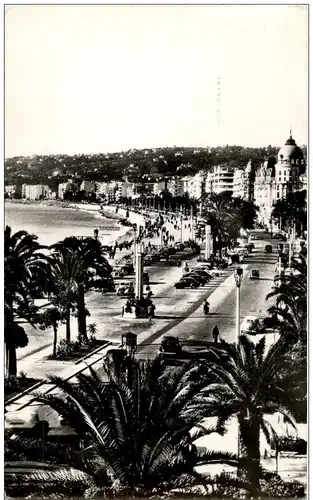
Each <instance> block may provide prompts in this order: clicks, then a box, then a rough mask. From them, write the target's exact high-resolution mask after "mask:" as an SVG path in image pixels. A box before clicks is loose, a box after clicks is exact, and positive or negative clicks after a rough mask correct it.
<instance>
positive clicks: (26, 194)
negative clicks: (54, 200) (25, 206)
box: [22, 184, 50, 200]
mask: <svg viewBox="0 0 313 500" xmlns="http://www.w3.org/2000/svg"><path fill="white" fill-rule="evenodd" d="M49 191H50V188H49V186H46V185H44V184H23V185H22V198H26V199H28V200H39V199H41V198H46V197H47V195H48V193H49Z"/></svg>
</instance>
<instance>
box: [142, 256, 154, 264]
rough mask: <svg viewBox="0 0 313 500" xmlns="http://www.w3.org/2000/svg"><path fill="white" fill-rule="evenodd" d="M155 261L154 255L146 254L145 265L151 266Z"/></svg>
mask: <svg viewBox="0 0 313 500" xmlns="http://www.w3.org/2000/svg"><path fill="white" fill-rule="evenodd" d="M154 262H155V259H154V256H153V255H146V256H145V257H144V258H143V265H144V266H151V265H152V264H153V263H154Z"/></svg>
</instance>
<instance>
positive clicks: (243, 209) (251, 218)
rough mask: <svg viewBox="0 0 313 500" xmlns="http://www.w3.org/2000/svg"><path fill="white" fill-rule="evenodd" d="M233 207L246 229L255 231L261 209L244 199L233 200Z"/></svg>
mask: <svg viewBox="0 0 313 500" xmlns="http://www.w3.org/2000/svg"><path fill="white" fill-rule="evenodd" d="M233 205H234V207H235V209H236V212H237V214H238V216H239V217H240V223H241V226H242V227H243V228H244V229H253V228H254V224H255V221H256V218H257V212H258V210H259V208H258V207H257V206H256V205H255V204H254V203H253V202H252V201H247V200H244V199H242V198H233Z"/></svg>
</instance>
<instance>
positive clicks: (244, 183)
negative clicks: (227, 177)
mask: <svg viewBox="0 0 313 500" xmlns="http://www.w3.org/2000/svg"><path fill="white" fill-rule="evenodd" d="M254 177H255V175H254V166H253V164H252V162H251V160H250V161H249V163H248V165H247V166H246V168H245V169H243V170H240V169H239V168H236V169H235V171H234V178H233V197H235V198H243V199H244V200H246V201H253V198H254Z"/></svg>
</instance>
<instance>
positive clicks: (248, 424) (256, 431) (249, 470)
mask: <svg viewBox="0 0 313 500" xmlns="http://www.w3.org/2000/svg"><path fill="white" fill-rule="evenodd" d="M238 420H239V433H240V455H241V458H242V459H244V463H243V464H242V466H241V467H242V469H241V471H240V470H239V475H240V472H241V473H243V474H244V475H245V476H246V478H247V480H248V481H249V483H250V484H251V488H252V490H253V493H252V495H253V496H255V495H256V494H258V493H259V492H260V474H261V470H260V430H261V426H260V421H259V419H258V418H257V417H254V416H249V417H247V416H243V415H240V416H239V418H238Z"/></svg>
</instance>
